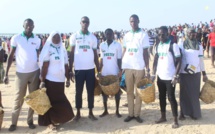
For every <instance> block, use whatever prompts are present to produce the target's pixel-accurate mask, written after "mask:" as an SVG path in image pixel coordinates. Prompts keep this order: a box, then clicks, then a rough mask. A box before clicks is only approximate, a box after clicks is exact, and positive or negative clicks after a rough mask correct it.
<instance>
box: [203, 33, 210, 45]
mask: <svg viewBox="0 0 215 134" xmlns="http://www.w3.org/2000/svg"><path fill="white" fill-rule="evenodd" d="M208 34H209V33H208V32H203V41H204V43H207V41H208Z"/></svg>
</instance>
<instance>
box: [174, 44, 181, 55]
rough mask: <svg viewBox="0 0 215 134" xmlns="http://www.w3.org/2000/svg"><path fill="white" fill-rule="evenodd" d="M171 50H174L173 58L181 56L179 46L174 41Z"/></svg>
mask: <svg viewBox="0 0 215 134" xmlns="http://www.w3.org/2000/svg"><path fill="white" fill-rule="evenodd" d="M173 52H174V56H175V58H178V57H181V53H180V48H179V46H178V44H176V43H174V44H173Z"/></svg>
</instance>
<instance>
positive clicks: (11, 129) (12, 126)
mask: <svg viewBox="0 0 215 134" xmlns="http://www.w3.org/2000/svg"><path fill="white" fill-rule="evenodd" d="M8 130H9V131H11V132H12V131H15V130H16V125H13V124H12V125H10V128H9V129H8Z"/></svg>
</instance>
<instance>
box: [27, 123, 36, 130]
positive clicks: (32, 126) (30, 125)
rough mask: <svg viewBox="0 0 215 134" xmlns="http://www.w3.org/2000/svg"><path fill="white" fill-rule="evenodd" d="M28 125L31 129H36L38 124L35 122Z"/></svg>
mask: <svg viewBox="0 0 215 134" xmlns="http://www.w3.org/2000/svg"><path fill="white" fill-rule="evenodd" d="M28 127H29V128H30V129H35V128H36V126H35V125H34V124H33V123H28Z"/></svg>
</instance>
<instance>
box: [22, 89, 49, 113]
mask: <svg viewBox="0 0 215 134" xmlns="http://www.w3.org/2000/svg"><path fill="white" fill-rule="evenodd" d="M24 100H25V102H26V103H27V104H28V105H29V106H30V107H31V108H32V109H33V110H34V111H35V112H36V113H37V114H39V115H44V114H45V113H46V112H47V111H48V110H49V109H50V108H51V103H50V100H49V98H48V96H47V94H46V89H45V88H42V89H39V90H36V91H34V92H32V93H30V94H29V95H28V96H26V97H24Z"/></svg>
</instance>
